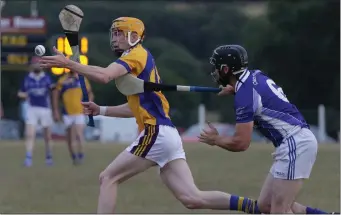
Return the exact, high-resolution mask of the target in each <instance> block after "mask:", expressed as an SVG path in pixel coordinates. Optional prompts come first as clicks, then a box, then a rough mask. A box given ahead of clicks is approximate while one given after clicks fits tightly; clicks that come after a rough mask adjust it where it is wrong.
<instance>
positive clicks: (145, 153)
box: [41, 17, 255, 213]
mask: <svg viewBox="0 0 341 215" xmlns="http://www.w3.org/2000/svg"><path fill="white" fill-rule="evenodd" d="M144 30H145V28H144V24H143V22H142V21H141V20H139V19H136V18H132V17H120V18H117V19H115V20H114V21H113V23H112V26H111V28H110V32H111V37H110V40H111V41H110V45H111V48H112V50H113V51H114V52H115V53H116V54H117V55H118V57H119V59H118V60H116V61H115V62H113V63H111V64H110V65H109V66H108V67H106V68H103V67H98V66H88V65H82V64H79V63H77V62H73V61H71V60H69V59H67V58H65V57H64V56H63V55H62V54H61V53H59V52H58V51H57V50H56V49H55V52H56V53H57V55H56V56H45V57H43V58H42V60H41V66H42V67H43V68H50V67H66V68H69V69H71V70H72V71H76V72H77V73H79V74H81V75H84V76H86V77H87V78H89V79H91V80H94V81H97V82H100V83H105V84H106V83H108V82H110V81H111V80H113V79H115V78H118V77H120V76H122V75H125V74H127V73H130V74H132V75H134V76H136V77H138V78H140V79H143V80H145V81H151V82H160V76H159V74H158V72H157V69H156V66H155V62H154V58H153V56H152V55H151V53H150V52H149V51H148V50H147V49H145V48H144V47H143V46H142V44H141V43H142V41H143V39H144ZM127 100H128V102H127V103H125V104H122V105H119V106H112V107H100V106H98V105H96V104H95V103H93V102H87V103H83V105H84V112H85V114H93V115H99V114H101V115H106V116H112V117H122V118H128V117H135V118H136V122H137V124H138V127H139V131H140V135H139V136H138V138H137V139H136V141H135V142H134V143H132V144H131V145H130V146H128V147H127V148H126V150H124V151H123V152H121V154H119V155H118V156H117V157H116V158H115V159H114V160H113V161H112V163H111V164H109V166H108V167H107V168H106V169H105V170H104V171H103V172H102V173H101V174H100V176H99V178H100V184H101V185H100V194H99V202H98V209H97V212H98V213H114V209H115V204H116V198H117V196H116V195H117V194H116V192H117V187H118V184H119V183H122V182H124V181H125V180H127V179H129V178H130V177H132V176H135V175H136V174H138V173H140V172H143V171H145V170H147V169H149V168H150V167H152V166H159V168H160V176H161V179H162V181H163V183H164V184H165V185H166V186H167V187H168V188H169V189H170V190H171V191H172V193H173V194H174V195H175V197H176V198H177V199H178V200H179V201H181V203H182V204H183V205H184V206H186V207H187V208H190V209H217V210H228V209H230V204H234V205H238V208H237V209H236V210H240V211H248V212H252V211H253V210H254V207H255V201H253V200H251V199H248V198H243V197H238V198H234V199H231V198H230V197H231V195H230V194H227V193H223V192H219V191H201V190H199V189H198V188H197V186H196V185H195V183H194V180H193V177H192V173H191V170H190V169H189V167H188V165H187V162H186V157H185V152H184V150H183V146H182V141H181V138H180V135H179V133H178V131H177V130H176V128H175V127H174V125H173V123H172V121H171V119H170V117H169V104H168V101H167V99H166V98H165V96H164V95H163V94H162V93H161V92H146V93H140V94H137V95H131V96H127ZM249 210H250V211H249Z"/></svg>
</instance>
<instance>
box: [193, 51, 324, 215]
mask: <svg viewBox="0 0 341 215" xmlns="http://www.w3.org/2000/svg"><path fill="white" fill-rule="evenodd" d="M210 63H211V64H212V65H213V70H212V72H211V75H212V76H213V78H214V80H215V81H216V82H217V83H218V84H219V85H222V86H223V87H224V88H223V90H222V91H221V92H220V93H219V94H220V95H226V94H234V110H235V114H236V132H235V134H234V135H233V136H231V137H224V136H219V133H218V131H217V129H215V128H214V127H213V126H212V125H211V124H209V129H205V130H203V132H202V133H201V134H200V137H199V140H200V142H204V143H207V144H209V145H212V146H219V147H221V148H223V149H226V150H228V151H232V152H241V151H245V150H247V148H248V147H249V145H250V142H251V136H252V131H253V128H256V129H257V130H258V131H259V132H261V133H262V134H263V135H264V136H265V137H267V138H268V139H269V140H270V141H271V142H272V143H273V145H274V147H275V151H274V153H273V158H274V162H273V165H272V167H271V169H270V171H269V174H268V176H267V178H266V180H265V182H264V184H263V187H262V190H261V192H260V195H259V198H258V200H257V205H258V208H259V210H260V211H259V212H262V213H271V214H274V213H292V212H293V213H308V214H325V213H326V212H324V211H321V210H319V209H315V208H310V207H305V206H303V205H300V204H298V203H295V202H294V200H295V198H296V196H297V194H298V193H299V191H300V189H301V187H302V184H303V181H304V179H308V178H309V176H310V173H311V171H312V168H313V165H314V163H315V159H316V155H317V148H318V146H317V140H316V138H315V136H314V134H313V133H312V132H311V131H310V130H309V125H308V124H307V123H306V121H305V120H304V118H303V116H302V114H301V113H300V112H299V110H298V109H297V108H296V106H295V105H293V104H292V103H290V101H289V100H288V98H287V97H286V96H285V94H284V92H283V90H282V88H281V87H279V86H278V85H276V84H275V82H274V81H273V80H272V79H270V78H269V77H268V76H267V75H265V74H264V73H263V72H262V71H260V70H250V69H248V56H247V52H246V50H245V49H244V48H243V47H241V46H239V45H223V46H219V47H217V48H216V49H215V50H214V51H213V55H212V57H211V58H210ZM234 199H236V200H234ZM237 199H238V197H235V198H231V206H232V205H235V206H236V207H237V205H238V201H237ZM232 201H234V202H232ZM232 209H233V208H232Z"/></svg>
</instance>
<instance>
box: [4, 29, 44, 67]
mask: <svg viewBox="0 0 341 215" xmlns="http://www.w3.org/2000/svg"><path fill="white" fill-rule="evenodd" d="M46 39H47V38H46V36H45V35H37V34H21V33H16V34H12V33H2V34H1V69H2V70H3V71H26V70H27V68H28V65H29V63H30V59H31V57H32V56H33V55H34V47H35V46H37V45H39V44H42V45H45V42H46Z"/></svg>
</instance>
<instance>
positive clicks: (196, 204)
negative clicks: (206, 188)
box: [178, 191, 205, 209]
mask: <svg viewBox="0 0 341 215" xmlns="http://www.w3.org/2000/svg"><path fill="white" fill-rule="evenodd" d="M178 199H179V200H180V202H181V203H182V204H183V205H184V206H185V207H186V208H188V209H200V208H203V206H204V205H205V202H204V200H203V198H202V197H201V195H200V191H199V192H196V193H192V194H181V195H179V196H178Z"/></svg>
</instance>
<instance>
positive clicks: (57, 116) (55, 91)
mask: <svg viewBox="0 0 341 215" xmlns="http://www.w3.org/2000/svg"><path fill="white" fill-rule="evenodd" d="M59 94H60V92H59V90H58V89H56V88H54V89H53V91H52V112H53V119H54V120H55V121H57V122H58V121H60V113H59V109H58V107H59V96H60V95H59Z"/></svg>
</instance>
